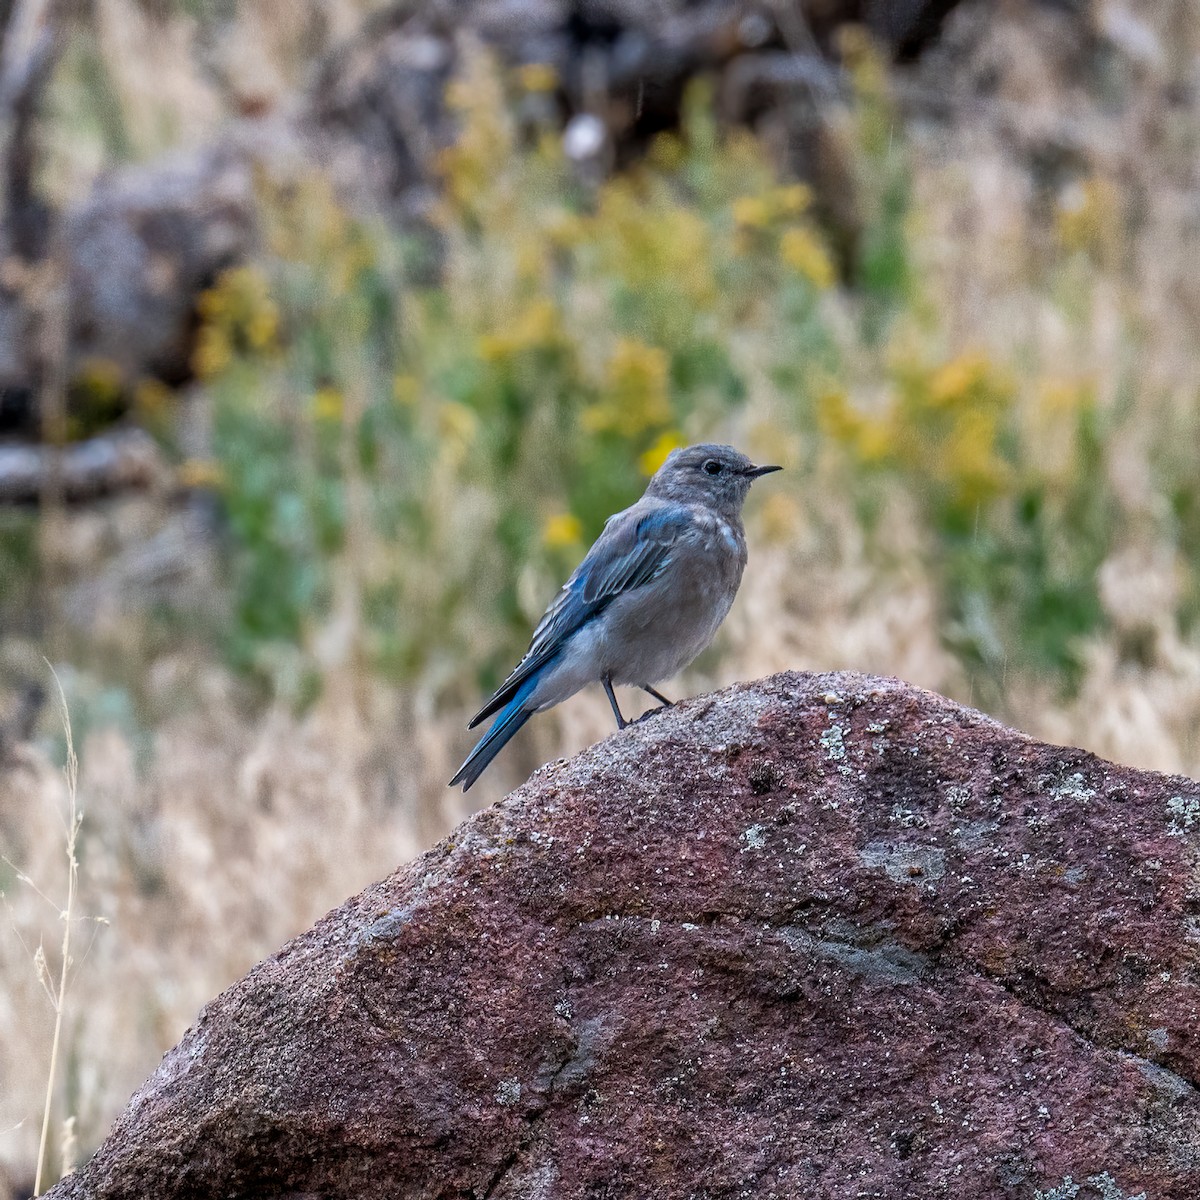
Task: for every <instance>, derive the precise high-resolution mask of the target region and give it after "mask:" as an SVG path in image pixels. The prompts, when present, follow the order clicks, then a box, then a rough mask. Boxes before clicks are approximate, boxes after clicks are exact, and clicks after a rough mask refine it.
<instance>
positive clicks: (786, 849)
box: [52, 674, 1200, 1200]
mask: <svg viewBox="0 0 1200 1200" xmlns="http://www.w3.org/2000/svg"><path fill="white" fill-rule="evenodd" d="M336 800H337V798H336V797H330V802H331V804H333V805H336ZM1198 850H1200V786H1198V785H1197V784H1195V783H1193V782H1190V781H1188V780H1185V779H1179V778H1168V777H1164V776H1160V775H1154V774H1148V773H1145V772H1139V771H1133V770H1127V769H1125V768H1123V767H1118V766H1113V765H1112V764H1109V763H1106V762H1102V761H1100V760H1099V759H1096V758H1094V757H1092V756H1091V755H1088V754H1085V753H1083V752H1082V751H1078V750H1067V749H1060V748H1056V747H1053V746H1046V745H1042V744H1040V743H1038V742H1035V741H1032V740H1030V739H1028V738H1026V737H1023V736H1022V735H1020V734H1018V733H1013V732H1011V731H1009V730H1007V729H1004V728H1003V727H1001V726H1000V725H998V724H996V723H995V722H993V721H991V720H989V719H988V718H986V717H983V716H981V715H980V714H979V713H976V712H973V711H971V710H969V709H965V708H961V707H959V706H958V705H956V704H952V703H950V702H949V701H947V700H944V699H942V698H941V697H939V696H935V695H932V694H929V693H926V692H920V691H916V690H914V689H912V688H909V687H906V686H904V685H903V684H900V683H897V682H895V681H887V680H879V679H870V678H864V677H861V676H857V675H849V674H842V675H816V676H806V675H797V674H785V675H779V676H776V677H774V678H772V679H769V680H765V681H763V682H760V683H756V684H751V685H745V686H740V687H735V688H732V689H730V690H729V691H726V692H723V693H721V694H719V695H714V696H708V697H702V698H700V699H697V700H694V701H691V702H689V703H687V704H683V705H680V706H679V707H677V708H676V709H674V710H672V711H670V712H666V713H664V714H662V715H659V716H657V717H655V718H654V719H653V720H652V721H649V722H646V723H643V724H641V725H638V726H634V727H632V728H630V729H628V730H626V731H625V732H623V733H620V734H616V735H615V736H613V737H611V738H609V739H607V740H606V741H605V742H603V743H601V744H600V745H597V746H595V747H593V748H592V749H591V750H589V751H587V752H586V753H584V754H581V755H580V756H579V757H578V758H576V759H574V760H572V761H570V762H567V763H555V764H552V765H550V766H548V767H546V768H544V769H542V770H541V771H539V772H538V773H537V774H536V775H535V776H534V777H533V779H532V780H530V782H529V783H528V784H526V785H525V787H523V788H521V789H520V790H518V791H517V792H515V793H513V795H511V796H510V797H509V798H508V799H507V800H505V801H503V802H502V803H500V804H498V805H496V806H495V807H494V808H492V809H489V810H487V811H485V812H483V813H481V814H479V815H478V816H476V817H474V818H473V819H472V820H470V821H468V822H467V823H466V824H465V825H464V826H463V827H462V828H461V829H459V830H458V831H457V832H456V833H455V834H454V835H452V836H451V837H450V838H448V839H447V840H446V841H444V842H442V843H441V844H440V845H439V846H437V847H436V848H434V849H433V850H431V851H430V852H429V853H428V854H426V855H425V856H423V857H422V858H420V859H418V860H417V861H416V862H414V863H412V864H410V865H409V866H407V867H405V868H404V869H403V870H401V871H398V872H397V873H396V874H395V875H393V876H392V877H391V878H390V879H387V880H385V881H384V882H382V883H379V884H377V885H375V886H374V887H372V888H369V889H368V890H367V891H365V892H363V893H362V894H361V895H360V896H357V897H356V898H354V899H353V900H350V901H349V902H347V903H346V904H345V905H344V906H343V907H342V908H340V909H338V910H337V911H335V912H333V913H330V914H329V915H328V916H327V917H326V918H325V919H324V920H322V921H321V922H320V923H319V924H317V925H316V926H315V927H314V928H313V929H311V930H310V931H309V932H308V933H306V934H304V935H302V936H301V937H299V938H297V939H296V940H295V941H294V942H292V943H290V944H289V945H288V946H286V947H284V949H283V950H281V951H280V952H279V953H278V954H277V955H275V956H274V957H273V958H271V959H268V960H267V961H265V962H263V963H261V964H259V966H257V967H256V968H255V969H254V970H253V971H252V972H251V973H250V974H249V975H248V976H247V977H246V978H245V979H244V980H242V981H241V982H240V983H238V984H236V985H235V986H233V987H232V988H230V989H229V991H227V992H226V993H225V994H224V995H223V996H221V997H220V998H219V999H217V1000H215V1001H214V1002H213V1003H212V1004H210V1005H209V1006H208V1007H207V1008H206V1009H205V1010H204V1012H203V1013H202V1014H201V1015H200V1018H199V1020H198V1021H197V1023H196V1025H195V1026H194V1028H192V1029H191V1030H190V1031H189V1032H188V1033H187V1035H186V1036H185V1037H184V1039H183V1041H182V1042H181V1043H180V1044H179V1046H177V1047H176V1048H175V1049H174V1050H172V1051H171V1052H170V1053H169V1054H168V1055H167V1056H166V1057H165V1058H164V1060H163V1062H162V1065H161V1066H160V1067H159V1069H158V1071H157V1072H156V1073H155V1074H154V1076H153V1077H152V1078H151V1079H150V1080H149V1081H148V1082H147V1084H146V1085H145V1086H144V1087H143V1088H142V1090H141V1091H140V1092H139V1093H138V1094H137V1095H136V1096H135V1097H134V1099H133V1100H132V1101H131V1103H130V1105H129V1108H128V1109H127V1111H126V1112H125V1114H124V1115H123V1116H122V1117H121V1119H120V1120H119V1121H118V1122H117V1124H116V1126H115V1128H114V1130H113V1132H112V1134H111V1136H110V1137H109V1139H108V1141H107V1142H106V1143H105V1144H104V1145H103V1146H102V1147H101V1149H100V1151H99V1152H98V1153H97V1154H96V1156H95V1157H94V1158H93V1159H92V1160H91V1162H89V1163H88V1164H87V1165H86V1166H85V1167H84V1168H83V1169H82V1170H81V1171H80V1172H79V1173H78V1174H77V1175H75V1176H73V1177H71V1178H70V1179H68V1180H66V1181H64V1182H63V1183H61V1184H60V1185H59V1186H58V1187H57V1188H56V1189H55V1190H54V1192H53V1193H52V1194H53V1195H55V1196H57V1197H60V1198H65V1197H117V1196H122V1197H123V1196H155V1197H159V1198H163V1197H214V1198H215V1197H222V1198H224V1197H233V1196H252V1195H253V1196H267V1195H270V1196H293V1197H299V1196H306V1197H315V1196H322V1197H355V1198H356V1200H359V1198H367V1197H376V1196H378V1197H384V1196H387V1197H409V1196H412V1197H417V1196H420V1197H492V1198H494V1200H500V1198H502V1197H510V1198H515V1197H546V1198H549V1197H583V1196H587V1197H634V1196H638V1197H640V1196H655V1197H659V1196H661V1197H674V1196H679V1197H735V1196H738V1197H742V1196H753V1197H772V1196H777V1197H819V1196H829V1197H835V1196H836V1197H847V1196H864V1197H866V1196H871V1197H895V1198H897V1200H899V1198H902V1197H903V1198H907V1197H914V1196H921V1197H934V1196H945V1197H949V1196H954V1197H973V1196H986V1197H1030V1198H1032V1197H1034V1196H1036V1195H1039V1194H1041V1195H1043V1196H1053V1197H1057V1198H1060V1200H1065V1198H1067V1197H1078V1198H1079V1200H1095V1198H1097V1197H1100V1198H1104V1200H1114V1198H1117V1197H1134V1196H1137V1195H1138V1194H1139V1193H1143V1192H1144V1193H1145V1195H1146V1197H1153V1198H1154V1200H1168V1198H1170V1197H1178V1198H1179V1200H1184V1198H1187V1200H1192V1198H1194V1197H1195V1196H1196V1195H1198V1194H1200V1095H1198V1093H1197V1090H1196V1084H1197V1081H1198V1080H1200V1012H1198V1006H1200V986H1198V985H1200V958H1198V954H1197V951H1198V948H1200V929H1198V927H1197V919H1196V916H1197V913H1198V912H1200V875H1198V874H1197V864H1198Z"/></svg>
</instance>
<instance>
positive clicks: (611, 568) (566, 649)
mask: <svg viewBox="0 0 1200 1200" xmlns="http://www.w3.org/2000/svg"><path fill="white" fill-rule="evenodd" d="M778 470H779V467H756V466H755V465H754V464H753V463H752V462H751V461H750V460H749V459H748V458H747V457H746V456H745V455H744V454H739V453H738V452H737V451H736V450H734V449H733V447H731V446H712V445H700V446H689V447H688V448H687V449H686V450H674V451H672V453H671V454H670V455H669V456H668V458H667V460H666V462H664V463H663V465H662V466H661V467H660V468H659V470H658V472H657V474H655V476H654V478H653V479H651V480H650V484H649V486H648V487H647V488H646V494H645V495H644V496H643V497H642V498H641V499H640V500H639V501H638V502H637V503H636V504H634V505H633V506H632V507H630V508H627V509H625V510H624V512H619V513H617V514H616V515H615V516H611V517H609V518H608V521H607V522H606V523H605V526H604V530H603V532H602V533H601V534H600V536H599V537H598V538H597V539H596V542H595V544H594V545H593V546H592V548H591V549H590V550H589V551H588V552H587V556H586V557H585V558H584V560H583V562H581V563H580V564H579V566H578V567H577V568H576V569H575V573H574V574H573V575H572V576H571V578H570V579H568V580H567V582H566V583H565V584H564V585H563V588H562V591H560V592H559V593H558V596H557V597H555V599H554V602H553V603H552V604H551V605H550V607H549V608H548V609H546V614H545V616H543V617H542V619H541V621H540V622H539V623H538V627H537V629H536V630H535V631H534V634H533V641H532V642H531V643H530V645H529V649H528V650H527V651H526V652H525V657H524V658H523V659H521V661H520V663H519V664H518V665H517V668H516V670H515V671H513V673H512V674H511V675H510V676H509V677H508V678H507V679H506V680H505V681H504V683H503V685H502V686H501V687H500V689H499V690H498V691H497V692H496V694H495V695H494V696H493V697H492V698H491V699H490V700H489V701H488V702H487V703H486V704H485V705H484V706H483V707H482V708H481V709H480V710H479V712H478V713H476V714H475V717H474V719H473V720H472V721H471V724H470V725H469V726H468V728H471V729H474V728H475V726H476V725H478V724H479V722H480V721H482V720H484V719H485V718H487V717H490V716H492V715H493V714H496V719H495V721H494V722H493V724H492V727H491V728H490V729H489V730H488V731H487V733H486V734H485V735H484V736H483V737H482V738H481V739H480V741H479V744H478V745H477V746H476V747H475V749H474V750H472V751H471V753H470V755H469V756H468V758H467V761H466V762H464V763H463V765H462V766H461V767H459V769H458V772H457V774H455V776H454V778H453V779H451V780H450V786H451V787H454V786H455V785H456V784H460V783H461V784H462V785H463V791H464V792H465V791H466V790H467V789H468V788H469V787H470V786H471V784H473V783H474V782H475V780H477V779H478V778H479V776H480V775H482V774H483V772H484V770H485V768H486V767H487V765H488V763H490V762H491V761H492V759H493V758H495V757H496V755H497V754H498V753H499V752H500V750H501V749H502V748H503V747H504V745H505V743H506V742H507V741H508V740H509V738H511V737H512V736H513V734H515V733H516V732H517V730H518V729H520V728H521V726H522V725H524V724H525V722H526V721H528V720H529V718H530V717H531V716H533V714H534V713H535V712H540V711H541V710H542V709H544V708H552V707H553V706H554V705H555V704H559V703H561V702H562V701H563V700H565V699H567V697H568V696H573V695H574V694H575V693H576V692H577V691H579V689H580V688H582V687H585V686H586V685H587V684H589V683H602V684H603V685H604V690H605V692H607V694H608V702H609V704H611V705H612V710H613V716H614V717H616V719H617V728H618V729H624V728H625V726H626V725H628V724H629V722H628V721H626V720H625V718H624V717H623V716H622V715H621V710H620V708H618V707H617V698H616V696H615V695H614V694H613V684H614V683H625V684H631V685H633V686H634V687H639V688H641V689H642V690H643V691H644V692H648V693H649V694H650V695H651V696H653V697H654V699H655V700H657V701H658V702H659V704H661V705H663V706H668V705H670V703H671V701H670V700H668V699H667V698H666V697H665V696H663V695H661V694H660V693H659V692H657V691H655V690H654V688H653V686H652V685H653V684H655V683H657V682H658V681H659V680H660V679H667V678H669V677H670V676H672V675H674V674H675V673H676V672H677V671H680V670H682V669H683V668H684V667H686V666H687V664H688V663H690V662H691V661H692V659H693V658H695V657H696V655H697V654H699V653H700V651H701V650H703V649H704V648H705V646H707V645H708V643H709V642H711V641H712V639H713V635H714V634H715V633H716V632H717V628H718V627H719V626H720V624H721V622H722V621H723V620H724V619H725V615H726V613H728V612H729V607H730V605H731V604H733V598H734V596H735V595H736V594H737V590H738V585H739V584H740V583H741V582H742V571H743V570H744V569H745V566H746V533H745V530H744V529H743V528H742V503H743V502H744V501H745V499H746V493H747V492H749V490H750V484H751V483H753V482H754V480H755V479H757V478H758V477H759V476H760V475H766V474H767V473H768V472H769V471H778ZM653 711H657V710H653Z"/></svg>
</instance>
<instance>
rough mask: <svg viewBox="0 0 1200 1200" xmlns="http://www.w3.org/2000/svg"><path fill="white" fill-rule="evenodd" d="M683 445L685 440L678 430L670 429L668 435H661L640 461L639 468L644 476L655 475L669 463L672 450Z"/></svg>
mask: <svg viewBox="0 0 1200 1200" xmlns="http://www.w3.org/2000/svg"><path fill="white" fill-rule="evenodd" d="M683 445H684V441H683V438H682V437H680V436H679V433H678V432H677V431H676V430H674V429H668V430H667V431H666V433H660V434H659V435H658V437H657V438H656V439H655V441H654V445H653V446H651V447H650V449H649V450H647V451H645V453H643V454H642V456H641V457H640V458H639V459H638V467H639V469H640V470H641V472H642V474H643V475H653V474H654V472H655V471H657V470H658V468H659V467H661V466H662V465H663V463H665V462H666V461H667V455H668V454H670V453H671V451H672V450H678V449H680V447H682V446H683Z"/></svg>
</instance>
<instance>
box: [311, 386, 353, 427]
mask: <svg viewBox="0 0 1200 1200" xmlns="http://www.w3.org/2000/svg"><path fill="white" fill-rule="evenodd" d="M345 407H346V401H345V397H343V395H342V393H341V392H339V391H338V390H337V388H333V387H322V388H317V390H316V391H315V392H313V398H312V412H313V416H314V417H316V419H317V420H318V421H340V420H341V419H342V412H343V411H344V409H345Z"/></svg>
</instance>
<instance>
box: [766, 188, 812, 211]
mask: <svg viewBox="0 0 1200 1200" xmlns="http://www.w3.org/2000/svg"><path fill="white" fill-rule="evenodd" d="M771 199H772V201H773V207H774V208H775V210H776V211H777V212H779V213H781V214H782V215H785V216H790V217H796V216H799V215H800V214H801V213H802V212H804V210H805V209H806V208H808V206H809V205H810V204H811V203H812V189H811V188H808V187H805V185H804V184H802V183H789V184H786V185H785V186H784V187H778V188H774V189H773V190H772V192H771Z"/></svg>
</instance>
